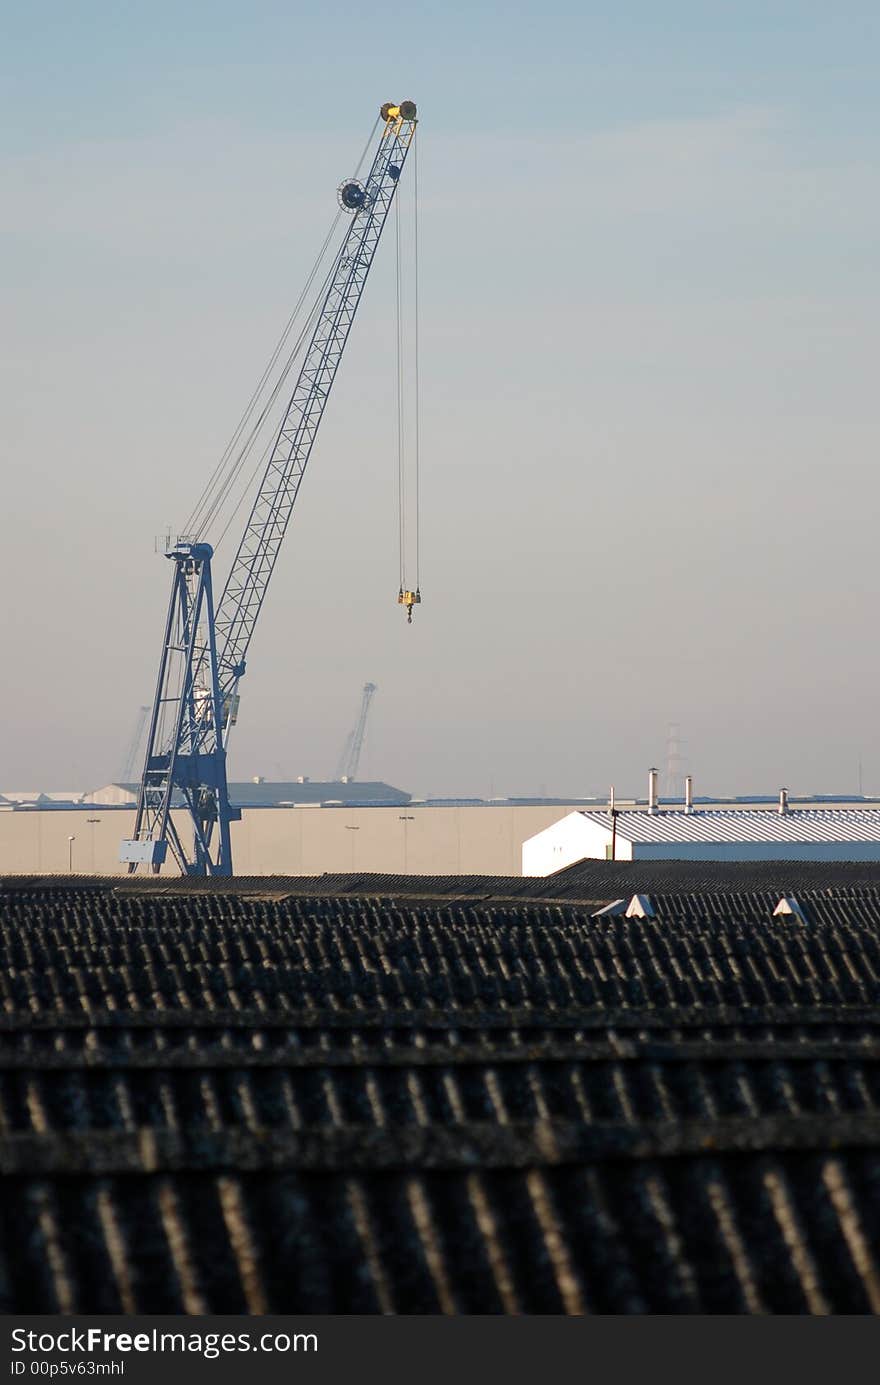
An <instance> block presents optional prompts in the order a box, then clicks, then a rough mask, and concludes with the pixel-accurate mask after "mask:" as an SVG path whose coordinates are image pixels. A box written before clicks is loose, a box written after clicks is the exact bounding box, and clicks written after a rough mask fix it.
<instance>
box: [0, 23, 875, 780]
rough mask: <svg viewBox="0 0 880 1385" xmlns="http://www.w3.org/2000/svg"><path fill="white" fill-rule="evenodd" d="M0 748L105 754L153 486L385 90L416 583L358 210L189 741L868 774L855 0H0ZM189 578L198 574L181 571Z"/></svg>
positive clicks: (63, 755) (755, 773) (78, 756)
mask: <svg viewBox="0 0 880 1385" xmlns="http://www.w3.org/2000/svg"><path fill="white" fill-rule="evenodd" d="M0 12H2V32H3V43H2V52H0V187H2V245H0V281H2V300H0V304H2V321H3V332H2V379H0V389H2V414H0V417H2V465H3V477H4V481H3V509H2V516H3V517H2V532H0V541H2V552H3V569H2V571H3V575H4V579H5V580H4V600H3V603H2V617H0V640H2V646H0V647H2V651H3V670H2V686H3V695H2V707H3V715H2V718H0V788H3V787H9V788H31V787H33V788H38V787H50V788H55V787H59V788H68V787H91V786H94V785H97V784H100V783H103V782H106V781H107V780H108V779H109V778H111V777H112V776H113V775H115V774H116V773H117V772H118V770H119V768H120V765H121V762H122V759H123V757H124V749H125V743H126V740H127V738H128V735H129V732H130V727H131V724H132V722H133V720H134V717H135V713H136V709H137V706H138V704H139V703H141V702H143V701H146V700H148V698H149V696H150V695H151V692H152V686H153V681H154V677H155V664H156V660H157V657H158V642H159V639H160V635H161V623H162V618H163V612H164V607H165V603H166V600H167V582H168V576H169V574H168V572H167V567H168V565H167V563H166V562H165V561H164V560H163V559H162V558H161V557H159V556H155V554H154V551H153V541H154V535H156V534H158V533H159V532H160V531H162V530H163V529H164V527H165V525H166V524H167V523H169V522H170V523H171V524H172V525H174V524H178V525H179V524H182V523H183V521H184V520H185V518H186V515H187V513H188V511H189V510H190V508H191V506H192V503H193V501H194V499H195V498H196V496H197V495H198V493H199V491H200V489H201V486H202V484H203V482H204V480H205V478H206V476H207V475H208V473H209V472H210V470H211V467H212V466H213V464H214V462H215V460H216V458H217V456H218V455H219V454H220V452H221V451H222V449H223V446H224V444H225V442H226V439H227V437H228V435H229V433H230V432H231V430H232V428H233V426H234V424H235V421H236V419H237V417H238V414H239V412H240V409H241V407H242V406H243V404H244V402H245V400H246V399H247V396H248V394H249V393H250V390H251V387H252V385H253V383H254V381H255V379H256V377H257V376H258V374H259V372H260V370H261V369H262V366H263V364H264V361H265V358H266V356H267V354H268V351H269V349H270V347H271V345H272V343H273V341H274V339H275V336H276V335H277V332H278V330H279V328H280V326H281V324H282V323H283V321H284V320H285V318H286V316H287V313H288V311H289V310H290V307H291V306H292V304H293V302H294V301H295V299H296V297H297V295H298V293H299V290H300V287H301V284H302V281H303V279H304V277H305V274H306V272H307V270H308V267H309V266H310V264H311V261H312V259H313V257H314V254H315V251H316V249H317V246H318V244H319V242H320V239H321V237H322V236H323V233H324V231H325V230H326V227H327V225H328V223H329V218H330V216H331V215H332V211H333V207H334V199H335V189H336V186H337V184H338V183H339V181H340V180H341V178H342V177H343V176H344V175H346V174H348V173H349V172H350V171H351V167H352V165H353V163H354V161H355V159H356V158H357V155H358V154H359V152H360V149H361V147H362V146H363V143H364V140H365V139H366V136H367V133H368V131H369V129H370V126H371V124H372V121H373V119H374V115H375V111H376V108H377V106H378V105H379V104H380V102H382V101H383V100H388V99H392V100H399V99H402V98H404V97H412V98H413V99H415V100H416V101H417V102H418V104H419V110H420V115H421V126H420V181H421V193H422V198H421V217H422V222H421V225H422V379H423V460H424V480H423V555H422V556H423V560H422V589H423V595H424V604H423V605H422V607H421V609H420V610H419V611H418V612H417V613H416V620H415V622H414V624H413V626H412V627H411V628H408V627H407V626H406V624H405V621H404V618H403V615H402V613H401V612H400V610H399V609H398V607H397V605H396V602H395V596H396V589H397V555H396V513H395V508H394V489H393V475H394V464H395V462H394V432H393V401H394V359H393V354H392V350H391V342H392V340H393V274H392V270H393V256H392V254H391V245H390V242H389V244H387V245H383V246H382V247H380V251H379V256H378V260H377V265H376V269H375V274H374V277H373V278H372V279H371V282H370V284H369V285H368V287H367V292H366V295H365V300H364V304H363V310H362V315H361V317H360V318H359V320H358V323H357V324H356V327H355V330H354V333H353V336H352V340H351V343H350V346H349V349H348V352H347V355H346V359H345V360H344V362H343V364H342V368H341V373H340V377H339V381H338V385H337V388H336V391H335V393H334V397H333V399H332V400H331V402H330V405H329V408H328V412H327V416H326V419H325V422H324V427H323V430H322V435H321V438H320V440H319V442H318V445H317V448H316V452H315V454H314V456H313V459H312V464H311V469H310V472H309V475H308V476H307V478H306V482H305V484H304V488H303V492H302V494H301V497H300V501H299V504H298V507H297V513H296V515H295V518H294V522H293V526H292V528H291V531H290V534H289V538H288V542H287V547H286V549H285V551H284V552H283V554H282V557H281V561H280V564H279V568H278V571H277V574H276V577H275V579H274V582H273V586H272V588H271V591H270V595H269V599H268V603H267V606H266V609H265V612H264V617H263V620H262V623H261V625H260V628H259V630H258V633H257V636H256V639H255V642H254V645H253V647H252V651H251V662H250V671H249V673H248V676H247V679H246V680H245V682H244V683H243V684H242V689H241V691H242V715H241V722H240V724H239V727H238V728H237V733H236V735H237V739H236V740H235V742H234V744H233V748H232V763H231V772H232V775H233V777H248V776H250V775H252V774H264V775H266V776H267V777H269V778H275V777H279V776H280V775H282V774H283V775H285V776H287V775H293V774H296V773H305V774H309V775H311V776H312V777H313V778H319V777H323V776H324V775H326V774H328V773H329V772H330V771H331V770H332V768H333V765H334V764H335V761H336V758H337V754H338V751H339V748H340V746H341V743H342V741H343V739H344V736H345V733H346V731H347V730H348V728H349V726H350V724H351V722H352V719H353V717H354V713H355V710H356V707H357V702H358V698H359V692H360V687H361V685H362V683H363V682H364V681H365V680H366V679H371V680H373V681H374V682H376V683H378V685H379V693H378V695H377V698H376V701H375V704H374V710H373V718H372V725H371V734H370V737H369V742H368V749H367V752H366V754H365V757H364V761H363V762H362V766H361V769H362V774H369V775H372V776H374V777H377V778H384V779H387V780H389V781H391V782H394V783H397V784H400V785H401V786H402V787H405V788H408V789H410V790H411V791H413V792H415V793H426V792H427V793H435V794H440V793H447V794H451V793H458V792H460V793H484V794H488V793H489V792H490V791H491V792H494V793H495V794H506V793H511V794H515V793H535V792H541V791H546V792H549V793H552V792H558V793H568V794H574V793H590V792H596V791H603V790H604V788H605V786H606V785H607V783H608V782H609V780H611V779H613V780H614V781H615V783H616V784H617V785H618V787H619V789H620V790H621V791H623V790H627V789H630V790H634V789H642V788H643V783H644V771H645V769H646V767H647V766H648V765H649V764H651V763H660V764H662V761H663V756H664V744H665V736H666V727H667V723H668V722H669V721H670V720H675V721H678V722H679V723H680V724H681V728H682V735H683V737H684V738H685V740H686V742H687V745H686V753H687V756H688V760H689V765H690V768H691V769H692V770H693V772H694V774H695V775H696V778H697V789H698V791H719V792H720V791H730V792H742V793H745V792H750V791H753V792H758V791H773V790H774V789H775V788H776V787H778V785H779V784H781V783H787V784H788V785H789V787H790V788H791V790H792V791H794V792H797V791H803V792H808V791H821V790H824V791H838V790H852V789H854V788H855V786H856V777H857V764H858V761H859V758H860V757H861V759H862V761H863V765H864V780H865V787H866V789H870V790H876V791H880V745H878V740H877V725H878V702H880V697H878V681H880V644H878V636H877V627H878V617H877V605H878V602H877V588H878V564H877V561H876V556H875V544H876V533H877V506H878V499H880V481H878V466H877V456H876V451H877V448H876V437H877V396H878V387H877V351H878V330H877V321H878V307H880V304H878V297H880V295H878V260H877V244H878V235H880V187H878V172H877V169H878V152H880V150H878V145H880V139H878V129H880V126H878V109H877V108H878V101H877V57H878V28H880V25H878V13H880V11H878V8H877V6H876V4H875V3H870V4H869V3H864V4H857V3H848V0H843V2H842V3H839V4H837V5H836V6H830V5H828V4H826V3H823V4H818V3H812V0H797V3H795V2H794V0H792V2H791V3H777V2H775V0H762V3H756V2H754V3H753V2H751V0H735V3H734V2H733V0H732V2H731V3H725V4H721V3H710V0H706V2H705V3H696V0H694V3H683V0H667V2H666V3H665V4H663V5H660V4H656V3H654V0H651V2H650V3H649V0H644V2H643V3H638V4H636V3H619V4H616V5H613V6H611V5H605V4H603V5H601V6H600V5H598V4H593V3H579V4H564V3H560V0H547V3H542V4H540V5H539V4H537V3H529V4H517V3H513V4H505V5H500V4H479V3H477V4H472V3H469V4H466V5H465V4H448V3H447V4H443V5H436V6H429V5H418V4H417V5H415V6H407V7H398V9H397V10H394V9H393V8H392V9H391V10H390V11H389V10H388V9H387V8H382V7H376V6H364V5H352V4H349V3H340V4H336V5H334V6H324V7H321V8H320V10H319V9H318V8H317V7H314V8H309V9H308V10H306V9H305V8H304V7H302V6H300V5H297V4H296V3H293V4H291V3H290V2H289V0H287V3H284V4H281V3H278V4H276V3H266V2H265V0H252V3H250V4H249V5H247V6H244V5H241V4H240V3H235V4H232V3H226V2H225V0H220V2H219V3H217V2H215V3H210V4H208V3H193V4H187V3H185V2H184V3H175V4H170V3H164V0H151V3H149V4H147V3H142V4H141V3H130V4H127V5H126V4H121V3H116V4H110V3H88V0H83V2H82V3H80V4H77V5H76V6H73V5H69V4H67V3H63V4H62V3H31V4H28V5H24V4H16V5H12V4H9V3H8V0H7V3H6V4H0ZM221 575H222V573H221Z"/></svg>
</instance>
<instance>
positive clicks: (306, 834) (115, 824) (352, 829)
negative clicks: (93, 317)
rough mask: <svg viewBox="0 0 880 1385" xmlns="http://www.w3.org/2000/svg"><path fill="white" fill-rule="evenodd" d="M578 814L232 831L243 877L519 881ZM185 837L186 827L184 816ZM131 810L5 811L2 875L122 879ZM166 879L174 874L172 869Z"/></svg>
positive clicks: (340, 812) (302, 818)
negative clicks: (526, 851)
mask: <svg viewBox="0 0 880 1385" xmlns="http://www.w3.org/2000/svg"><path fill="white" fill-rule="evenodd" d="M570 811H571V809H570V807H567V806H565V805H560V806H558V807H553V806H543V807H524V806H514V805H510V806H505V805H497V806H496V805H489V806H467V807H460V808H455V807H444V808H435V807H427V806H425V807H423V806H420V805H418V804H416V805H409V806H407V807H405V808H250V809H247V808H246V809H245V810H244V812H243V813H242V820H241V822H239V823H235V824H233V828H232V850H233V859H234V861H235V870H236V874H237V875H320V874H322V873H323V872H325V871H382V872H387V873H392V874H396V875H519V874H520V870H521V853H522V843H523V841H524V840H525V838H526V837H530V836H533V835H534V834H535V833H536V832H540V831H541V830H542V829H543V828H545V827H549V826H550V825H551V823H554V822H558V821H559V819H560V818H563V817H565V816H566V815H567V814H568V813H569V812H570ZM176 821H177V822H178V826H179V829H180V831H181V833H184V834H186V836H185V840H188V833H187V828H186V823H185V822H184V821H183V820H182V819H180V818H179V817H176ZM133 827H134V812H133V811H132V810H129V809H116V808H104V809H101V808H95V807H90V808H89V809H88V810H62V809H54V810H50V811H46V812H42V811H40V810H37V809H34V810H27V811H24V812H2V811H0V874H16V875H17V874H25V875H30V874H34V875H43V874H47V875H59V874H66V873H67V869H68V849H69V846H70V843H69V842H68V838H69V837H71V836H72V837H74V838H75V840H74V842H73V844H72V849H73V869H74V871H75V872H77V873H81V874H89V875H91V874H95V875H118V874H122V873H123V870H124V867H123V866H122V865H121V864H120V862H119V861H118V859H117V856H118V852H119V842H120V840H121V839H122V838H123V837H127V836H128V835H129V834H130V833H131V832H132V830H133ZM163 873H164V874H173V873H174V872H173V869H172V868H171V867H170V866H166V867H165V870H164V872H163Z"/></svg>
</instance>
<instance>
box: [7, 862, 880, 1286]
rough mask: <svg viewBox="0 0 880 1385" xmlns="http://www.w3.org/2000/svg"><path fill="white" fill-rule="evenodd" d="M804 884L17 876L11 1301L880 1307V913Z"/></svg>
mask: <svg viewBox="0 0 880 1385" xmlns="http://www.w3.org/2000/svg"><path fill="white" fill-rule="evenodd" d="M156 883H157V884H159V885H163V884H167V883H170V882H163V881H159V882H156ZM239 883H240V882H239ZM288 883H289V882H288ZM342 883H343V882H340V885H342ZM349 883H350V878H349ZM371 883H372V882H371ZM541 883H542V885H544V886H546V883H547V882H541ZM282 893H283V892H282ZM773 896H774V891H771V892H770V893H769V894H765V895H762V896H758V895H749V894H748V892H741V893H740V894H738V895H728V896H726V897H725V896H721V895H718V896H716V897H715V898H714V899H712V898H707V899H704V900H702V901H700V899H699V898H698V897H697V896H695V895H692V894H691V895H688V894H670V895H668V896H661V895H659V894H658V895H657V896H655V898H654V900H653V903H654V904H655V906H657V912H656V914H655V917H653V918H648V919H626V918H620V917H613V918H605V919H601V920H594V919H592V918H591V912H590V908H589V907H588V906H585V905H578V904H576V903H574V902H560V903H549V902H541V901H540V900H528V899H521V900H515V899H508V900H503V899H500V898H496V899H484V898H477V899H471V900H467V899H461V898H453V897H449V896H447V897H445V898H444V897H439V896H438V897H435V898H433V899H429V898H425V897H417V896H415V897H414V896H409V897H404V896H403V895H402V894H399V895H394V894H387V893H383V891H382V889H381V888H378V889H377V890H376V892H375V893H370V894H362V895H356V894H352V893H350V892H349V891H348V890H343V892H341V893H338V894H335V895H334V894H333V893H332V892H330V891H329V890H325V891H323V892H322V893H321V894H318V895H316V894H315V893H314V892H313V893H312V894H308V893H303V894H299V895H297V894H294V893H292V892H290V891H288V892H287V897H282V898H275V899H273V898H269V899H267V898H253V897H247V890H245V891H244V893H243V894H242V893H237V892H236V891H235V890H234V889H232V890H231V889H226V890H222V891H221V890H206V891H204V890H192V891H190V892H189V893H177V894H174V895H172V894H163V893H159V892H158V891H157V890H155V889H154V890H151V889H141V890H140V891H137V890H134V889H131V890H124V889H123V890H114V889H112V888H109V887H108V882H106V881H105V882H103V884H101V885H100V886H98V885H96V886H95V887H93V888H90V889H89V888H85V889H81V888H76V887H74V886H72V885H71V884H70V883H68V882H65V883H63V884H62V885H61V886H60V887H58V886H57V885H55V886H51V885H50V887H46V888H37V887H36V886H35V884H33V883H31V884H30V885H28V884H27V882H18V883H17V887H16V888H3V887H2V886H0V1174H2V1176H3V1185H4V1186H3V1194H4V1195H3V1197H2V1198H0V1311H5V1312H7V1313H23V1312H52V1311H59V1310H60V1311H65V1312H79V1313H95V1312H118V1311H120V1310H126V1311H130V1312H150V1313H158V1312H251V1313H255V1312H256V1313H259V1312H315V1311H318V1312H322V1311H323V1312H334V1311H335V1312H366V1313H372V1312H379V1311H397V1312H409V1313H411V1312H431V1313H433V1312H442V1311H445V1312H569V1313H579V1312H584V1311H602V1312H641V1311H654V1312H678V1311H716V1312H729V1311H750V1312H761V1311H771V1312H773V1311H775V1312H828V1311H848V1312H865V1311H880V1274H878V1255H877V1252H876V1249H875V1247H876V1246H877V1245H878V1244H880V1010H878V1002H880V910H878V909H877V907H876V904H877V898H878V893H877V892H876V891H866V892H864V894H863V895H860V894H859V892H857V891H852V890H850V891H844V892H839V893H838V895H837V896H831V895H820V896H818V897H817V899H816V902H815V906H814V905H812V904H811V905H809V906H808V907H807V908H806V910H805V914H806V918H807V922H806V923H803V922H800V921H792V920H791V919H786V918H775V919H774V918H773V917H772V916H768V914H767V905H768V902H769V901H771V900H772V899H773ZM820 903H821V904H822V907H823V908H825V912H824V913H822V912H821V911H820V910H819V907H818V906H819V904H820ZM826 906H827V907H826Z"/></svg>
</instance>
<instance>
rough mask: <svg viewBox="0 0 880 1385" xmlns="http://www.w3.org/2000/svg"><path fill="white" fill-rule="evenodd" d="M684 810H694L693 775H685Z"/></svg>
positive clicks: (688, 811)
mask: <svg viewBox="0 0 880 1385" xmlns="http://www.w3.org/2000/svg"><path fill="white" fill-rule="evenodd" d="M684 810H685V812H686V813H692V812H693V811H694V780H693V775H690V774H687V775H685V780H684Z"/></svg>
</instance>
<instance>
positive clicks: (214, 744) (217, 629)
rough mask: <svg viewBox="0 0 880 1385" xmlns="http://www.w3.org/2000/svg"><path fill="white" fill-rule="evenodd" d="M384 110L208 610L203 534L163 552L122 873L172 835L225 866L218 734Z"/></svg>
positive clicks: (362, 269) (333, 357) (346, 316)
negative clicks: (180, 814)
mask: <svg viewBox="0 0 880 1385" xmlns="http://www.w3.org/2000/svg"><path fill="white" fill-rule="evenodd" d="M380 119H381V122H382V129H381V133H380V136H379V142H378V146H377V148H376V150H375V153H374V156H373V160H372V164H371V165H370V169H369V172H368V174H367V175H366V178H365V180H364V182H363V183H360V182H358V181H357V180H356V179H349V180H348V181H347V182H345V183H343V184H342V186H341V187H340V188H339V202H340V205H341V206H342V208H343V210H344V211H346V212H348V213H350V215H351V223H350V225H349V229H348V231H347V233H346V235H345V238H344V240H343V242H342V245H341V246H340V248H339V250H338V252H337V254H336V256H335V259H334V261H333V264H332V266H331V272H330V274H329V276H328V279H327V280H326V281H325V287H324V291H323V296H322V297H321V299H320V302H319V303H318V305H317V308H316V312H315V316H314V326H313V329H312V333H311V337H310V339H309V341H308V344H307V346H306V348H305V354H304V357H303V362H302V366H301V369H300V373H299V377H298V379H297V382H296V385H295V387H294V391H293V395H292V397H291V399H290V403H289V404H288V407H287V410H286V412H285V415H284V419H283V421H282V423H281V426H280V428H279V431H278V434H277V437H276V440H275V444H274V446H273V448H272V450H271V453H270V455H269V460H268V465H267V467H266V471H265V474H264V476H263V479H262V481H261V483H260V487H259V490H258V492H257V496H256V499H255V501H254V503H253V506H252V508H251V511H250V514H249V516H248V520H247V523H246V525H245V530H244V535H243V537H242V540H241V542H240V544H239V546H238V550H237V552H236V554H235V557H234V559H233V562H232V568H231V571H230V574H229V578H228V580H227V582H226V585H225V587H224V589H223V594H222V596H221V598H220V600H219V602H218V603H217V606H216V612H215V607H214V601H213V587H212V577H211V559H212V557H213V549H212V547H211V545H210V544H209V543H207V542H205V541H204V540H203V537H202V535H201V533H199V534H197V535H195V536H194V537H192V538H188V539H186V540H183V539H180V540H179V541H178V542H177V543H176V544H175V545H174V546H173V547H172V548H171V549H170V550H169V552H168V553H167V554H166V556H167V557H168V558H169V559H170V560H171V561H172V562H173V564H174V576H173V580H172V589H171V600H170V603H169V607H168V615H167V618H166V625H165V638H164V641H163V644H162V653H161V657H160V661H159V676H158V680H157V684H156V694H155V699H154V702H153V708H152V714H151V717H150V729H149V737H148V746H147V755H146V760H145V762H144V770H143V776H142V780H141V789H140V794H139V796H138V805H137V814H136V818H135V829H134V834H133V836H132V838H131V839H130V840H128V841H125V842H123V843H122V848H121V851H120V859H121V860H123V861H126V862H128V867H129V871H130V872H131V871H134V870H136V869H137V867H138V865H140V864H144V865H149V866H150V867H151V868H152V870H153V871H154V872H158V871H159V870H160V868H161V866H162V863H163V862H164V860H165V857H166V854H167V849H168V847H169V846H170V848H171V851H172V854H173V855H174V857H175V859H176V861H177V863H178V865H179V867H180V869H181V871H182V872H183V873H184V874H190V875H231V874H232V848H231V841H230V830H229V826H230V823H231V822H233V821H235V820H236V819H237V818H239V817H240V816H241V812H240V810H238V809H235V808H233V807H231V806H230V804H229V798H228V790H227V781H226V743H227V739H228V733H229V730H230V728H231V726H232V725H233V724H234V722H235V719H236V716H237V710H238V682H239V679H240V678H241V677H242V676H243V674H244V672H245V659H246V656H247V652H248V648H249V645H250V642H251V639H252V637H253V633H254V628H255V626H256V623H257V619H258V617H259V614H260V611H261V609H262V606H263V602H264V600H265V597H266V591H267V589H268V586H269V581H270V579H271V576H272V573H273V571H274V569H275V563H276V561H277V558H278V553H279V550H280V548H281V544H282V542H283V540H284V535H285V533H286V531H287V526H288V524H289V522H290V517H291V514H292V512H293V507H294V504H295V502H296V498H297V495H298V493H299V487H300V483H301V482H302V478H303V475H304V473H305V470H306V466H307V464H308V460H309V457H310V455H311V451H312V446H313V444H314V441H315V437H316V435H317V432H318V427H319V425H320V422H321V419H322V417H323V414H324V409H325V407H326V404H327V400H328V398H329V396H330V390H331V388H332V386H333V381H334V380H335V378H336V372H337V369H338V367H339V363H340V361H341V359H342V353H343V351H344V349H345V344H346V342H347V340H348V334H349V332H350V330H351V326H352V323H353V321H354V317H355V314H356V312H357V309H358V305H359V303H360V301H361V295H362V293H363V290H364V285H365V283H366V280H367V275H368V274H369V271H370V267H371V265H372V263H373V257H374V255H375V253H376V248H377V246H378V244H379V238H380V236H381V234H382V229H383V227H384V226H385V223H386V220H387V217H388V213H389V211H390V209H391V205H392V202H393V200H394V195H395V192H396V190H397V184H398V180H399V178H400V175H401V173H402V171H403V166H404V163H405V161H406V157H407V154H408V152H409V149H410V146H411V145H412V142H413V139H414V137H415V132H416V107H415V104H414V103H413V102H412V101H402V102H401V103H400V105H393V104H392V103H390V102H386V103H385V105H384V106H382V108H381V111H380ZM173 806H174V807H176V808H182V809H183V810H184V812H185V813H186V814H187V815H188V816H189V819H190V822H191V826H192V830H193V847H192V850H191V851H189V850H188V849H187V847H186V845H185V843H184V841H183V838H182V836H181V834H180V832H179V830H178V826H177V824H176V823H175V820H174V816H173V815H172V807H173Z"/></svg>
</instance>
